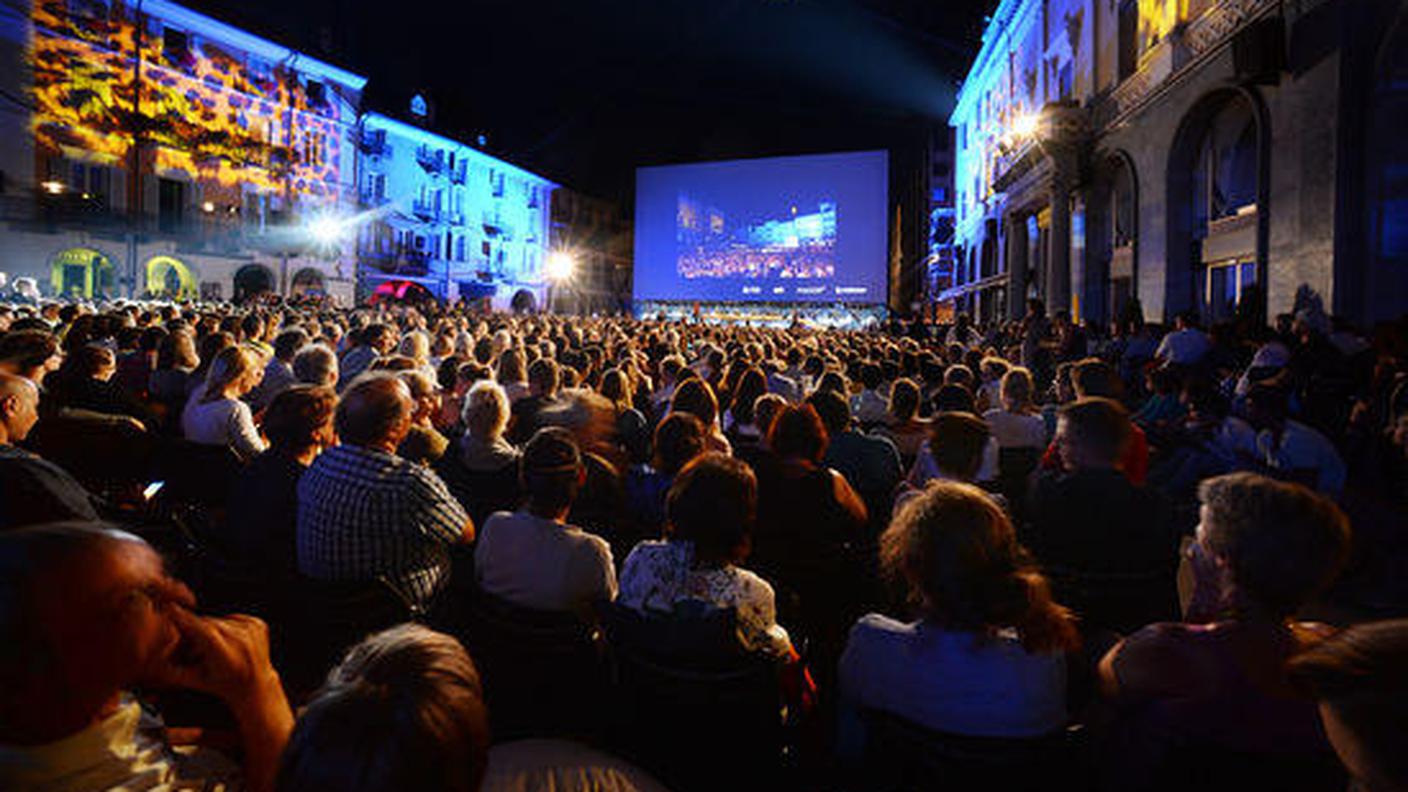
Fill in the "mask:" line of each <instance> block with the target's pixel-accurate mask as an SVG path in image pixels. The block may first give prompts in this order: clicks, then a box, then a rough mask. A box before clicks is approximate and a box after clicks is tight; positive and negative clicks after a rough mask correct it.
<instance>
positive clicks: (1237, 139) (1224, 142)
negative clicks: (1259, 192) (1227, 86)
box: [1193, 101, 1257, 237]
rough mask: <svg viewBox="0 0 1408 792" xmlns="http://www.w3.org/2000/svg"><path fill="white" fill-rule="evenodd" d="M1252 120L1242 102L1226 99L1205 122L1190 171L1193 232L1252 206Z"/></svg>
mask: <svg viewBox="0 0 1408 792" xmlns="http://www.w3.org/2000/svg"><path fill="white" fill-rule="evenodd" d="M1256 160H1257V153H1256V122H1255V120H1254V119H1253V118H1252V115H1251V110H1250V109H1249V108H1248V106H1247V104H1246V102H1241V101H1235V102H1229V103H1228V104H1227V106H1226V107H1225V108H1223V109H1222V110H1221V111H1219V112H1218V114H1217V116H1216V117H1215V118H1214V119H1213V121H1212V123H1211V124H1210V125H1209V128H1208V131H1207V135H1206V136H1205V137H1204V138H1203V142H1202V145H1201V147H1200V149H1199V152H1198V162H1197V165H1196V166H1195V169H1194V173H1193V219H1194V225H1193V227H1194V236H1198V237H1201V236H1204V235H1206V233H1207V229H1208V226H1209V224H1210V223H1211V222H1213V221H1215V220H1220V219H1222V218H1224V217H1233V216H1236V215H1241V214H1244V213H1246V212H1247V211H1248V210H1249V209H1253V210H1254V209H1255V208H1256V189H1257V174H1256V167H1257V163H1256Z"/></svg>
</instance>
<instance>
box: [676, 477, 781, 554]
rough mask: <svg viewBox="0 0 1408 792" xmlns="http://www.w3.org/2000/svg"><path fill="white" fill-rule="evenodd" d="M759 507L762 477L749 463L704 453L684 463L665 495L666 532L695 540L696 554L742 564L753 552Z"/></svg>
mask: <svg viewBox="0 0 1408 792" xmlns="http://www.w3.org/2000/svg"><path fill="white" fill-rule="evenodd" d="M757 510H758V479H757V478H756V477H755V476H754V475H753V471H752V469H751V468H749V467H748V465H746V464H744V463H743V462H741V461H739V460H737V459H734V458H732V457H729V456H725V455H723V454H716V453H710V454H702V455H700V456H698V457H695V459H694V460H693V461H691V462H690V463H689V464H687V465H685V466H684V469H683V470H681V471H680V472H679V475H677V476H676V477H675V481H674V483H673V484H672V485H670V493H669V495H668V497H667V499H666V507H665V511H666V515H667V517H668V520H669V522H668V525H667V528H666V533H667V534H668V535H669V536H670V538H671V539H673V540H676V541H686V542H693V543H694V557H695V560H697V561H699V562H700V563H703V564H706V565H719V564H738V563H742V562H743V560H744V559H746V558H747V557H748V552H749V549H750V537H751V536H752V532H753V520H754V518H755V516H756V515H757Z"/></svg>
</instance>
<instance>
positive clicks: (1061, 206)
mask: <svg viewBox="0 0 1408 792" xmlns="http://www.w3.org/2000/svg"><path fill="white" fill-rule="evenodd" d="M1046 262H1047V268H1048V269H1047V276H1046V295H1045V297H1046V310H1047V311H1048V312H1050V313H1051V314H1053V315H1054V314H1055V313H1056V312H1057V311H1069V310H1071V191H1070V187H1069V185H1068V184H1067V182H1066V180H1065V179H1062V178H1061V177H1059V176H1057V177H1055V178H1053V179H1052V180H1051V248H1050V250H1048V251H1047V253H1046Z"/></svg>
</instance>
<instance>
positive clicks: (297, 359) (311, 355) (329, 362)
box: [292, 344, 338, 388]
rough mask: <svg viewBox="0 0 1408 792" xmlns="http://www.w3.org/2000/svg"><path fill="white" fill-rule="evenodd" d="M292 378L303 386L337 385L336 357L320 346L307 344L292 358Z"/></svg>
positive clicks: (330, 351) (329, 386)
mask: <svg viewBox="0 0 1408 792" xmlns="http://www.w3.org/2000/svg"><path fill="white" fill-rule="evenodd" d="M292 368H293V378H294V380H295V381H297V382H299V383H302V384H304V385H321V386H324V387H328V388H331V387H334V386H336V385H337V377H338V369H337V355H335V354H333V351H332V350H331V349H329V348H328V347H326V346H324V345H322V344H309V345H308V346H305V347H303V348H302V349H300V350H298V353H297V354H295V355H294V356H293V364H292Z"/></svg>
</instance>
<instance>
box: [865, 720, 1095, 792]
mask: <svg viewBox="0 0 1408 792" xmlns="http://www.w3.org/2000/svg"><path fill="white" fill-rule="evenodd" d="M862 719H863V720H864V722H865V725H866V746H865V764H864V777H865V779H866V785H867V788H869V789H876V790H894V791H895V792H898V791H899V790H927V789H936V788H945V789H983V790H993V791H994V792H1005V791H1006V790H1015V791H1023V792H1024V791H1025V790H1042V792H1047V791H1048V790H1062V789H1085V788H1088V787H1089V779H1088V777H1087V776H1086V774H1085V773H1084V772H1083V769H1082V765H1081V763H1080V761H1079V755H1080V751H1079V746H1080V741H1081V736H1082V735H1081V734H1080V732H1079V731H1064V730H1063V731H1060V732H1056V733H1053V734H1049V735H1043V736H1040V737H1029V738H1009V737H975V736H970V735H962V734H951V733H947V732H939V731H934V730H932V729H927V728H924V727H923V726H920V725H918V724H915V723H913V722H911V721H908V720H905V719H904V718H901V717H899V716H896V715H893V714H891V713H887V712H881V711H878V710H868V711H866V712H864V713H862Z"/></svg>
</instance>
